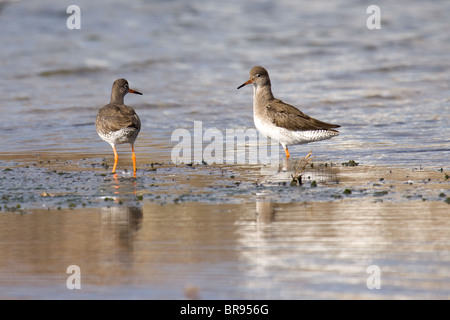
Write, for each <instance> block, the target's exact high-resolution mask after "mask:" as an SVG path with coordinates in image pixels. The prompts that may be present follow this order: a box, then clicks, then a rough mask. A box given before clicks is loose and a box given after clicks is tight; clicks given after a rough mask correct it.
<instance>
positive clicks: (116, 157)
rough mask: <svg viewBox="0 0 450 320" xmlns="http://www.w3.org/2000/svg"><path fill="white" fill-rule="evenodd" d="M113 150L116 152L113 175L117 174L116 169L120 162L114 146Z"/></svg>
mask: <svg viewBox="0 0 450 320" xmlns="http://www.w3.org/2000/svg"><path fill="white" fill-rule="evenodd" d="M112 148H113V151H114V166H113V169H112V173H115V172H116V167H117V161H119V156H118V155H117V151H116V147H115V146H112Z"/></svg>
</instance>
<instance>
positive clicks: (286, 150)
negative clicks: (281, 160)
mask: <svg viewBox="0 0 450 320" xmlns="http://www.w3.org/2000/svg"><path fill="white" fill-rule="evenodd" d="M284 152H285V153H286V159H289V150H288V148H287V147H286V148H284Z"/></svg>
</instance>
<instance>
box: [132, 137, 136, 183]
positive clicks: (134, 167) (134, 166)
mask: <svg viewBox="0 0 450 320" xmlns="http://www.w3.org/2000/svg"><path fill="white" fill-rule="evenodd" d="M131 151H132V154H131V160H133V172H134V175H135V176H136V153H134V146H133V145H131Z"/></svg>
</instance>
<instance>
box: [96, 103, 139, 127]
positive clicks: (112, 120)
mask: <svg viewBox="0 0 450 320" xmlns="http://www.w3.org/2000/svg"><path fill="white" fill-rule="evenodd" d="M100 124H101V127H102V131H103V132H105V133H108V132H114V131H118V130H121V129H124V128H127V127H130V128H135V129H137V130H140V129H141V121H140V119H139V117H138V115H137V114H136V112H135V111H134V110H133V109H132V108H131V107H129V106H126V105H121V106H118V105H107V106H105V107H103V108H101V109H100V110H99V112H98V114H97V119H96V125H97V127H99V125H100Z"/></svg>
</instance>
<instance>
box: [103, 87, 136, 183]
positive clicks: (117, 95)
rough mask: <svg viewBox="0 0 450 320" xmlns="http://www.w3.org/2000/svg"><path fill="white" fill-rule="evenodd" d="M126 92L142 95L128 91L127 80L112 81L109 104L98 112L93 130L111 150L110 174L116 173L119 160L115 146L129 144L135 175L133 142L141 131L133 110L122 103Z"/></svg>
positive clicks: (134, 91)
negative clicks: (112, 154)
mask: <svg viewBox="0 0 450 320" xmlns="http://www.w3.org/2000/svg"><path fill="white" fill-rule="evenodd" d="M128 92H130V93H135V94H140V95H142V93H140V92H138V91H136V90H132V89H130V88H129V86H128V81H127V80H125V79H117V80H116V81H114V84H113V86H112V91H111V102H110V103H109V104H107V105H106V106H104V107H102V108H100V110H99V111H98V114H97V118H96V120H95V128H96V129H97V133H98V135H99V136H100V138H102V139H103V140H105V141H106V142H108V143H109V144H110V145H111V147H112V148H113V151H114V166H113V169H112V173H115V172H116V167H117V161H118V160H119V156H118V155H117V151H116V145H118V144H122V143H129V144H131V151H132V156H131V159H132V160H133V172H134V174H135V175H136V154H135V153H134V141H135V140H136V138H137V136H138V134H139V131H140V130H141V121H140V120H139V117H138V115H137V114H136V112H135V111H134V110H133V108H131V107H129V106H127V105H125V104H124V102H123V98H124V97H125V95H126V94H127V93H128Z"/></svg>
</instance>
